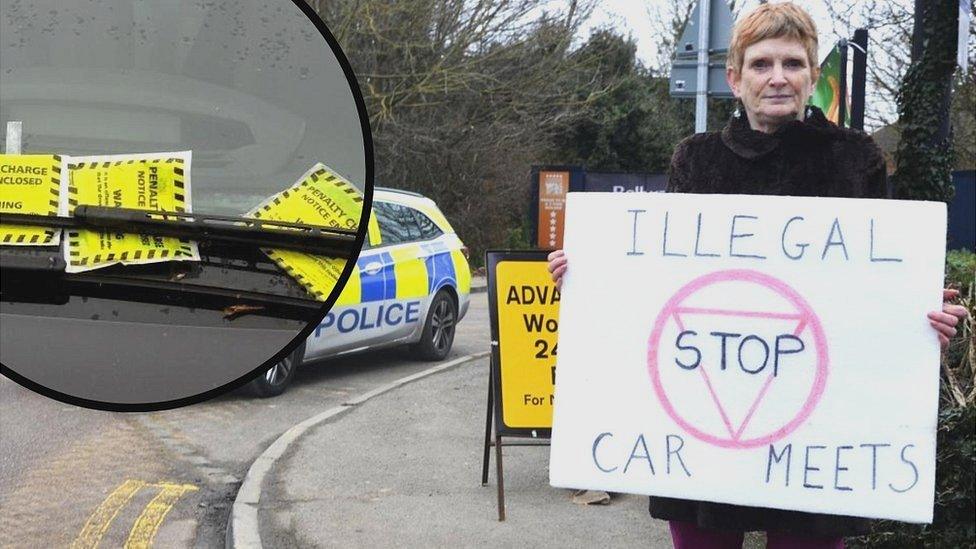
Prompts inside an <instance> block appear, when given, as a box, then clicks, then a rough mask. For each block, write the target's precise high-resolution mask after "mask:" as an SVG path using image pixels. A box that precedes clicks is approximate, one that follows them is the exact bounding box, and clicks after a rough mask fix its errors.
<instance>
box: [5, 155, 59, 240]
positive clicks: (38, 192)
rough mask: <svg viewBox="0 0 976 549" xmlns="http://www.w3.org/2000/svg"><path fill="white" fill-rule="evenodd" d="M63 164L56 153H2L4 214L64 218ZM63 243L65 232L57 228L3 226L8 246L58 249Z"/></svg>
mask: <svg viewBox="0 0 976 549" xmlns="http://www.w3.org/2000/svg"><path fill="white" fill-rule="evenodd" d="M63 164H64V161H63V159H62V158H61V157H60V156H58V155H56V154H0V212H3V213H18V214H33V215H45V216H56V215H64V214H65V213H66V205H65V204H64V203H63V202H62V200H61V195H62V194H63V193H62V188H63V187H66V186H67V181H66V180H64V179H63V178H62V176H61V174H62V173H64V165H63ZM60 241H61V231H60V230H56V229H54V228H50V229H48V228H44V227H26V226H23V225H0V244H2V245H4V246H56V245H57V244H59V243H60Z"/></svg>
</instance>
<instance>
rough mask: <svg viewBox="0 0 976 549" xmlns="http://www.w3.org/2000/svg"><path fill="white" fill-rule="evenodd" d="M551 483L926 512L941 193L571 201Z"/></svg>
mask: <svg viewBox="0 0 976 549" xmlns="http://www.w3.org/2000/svg"><path fill="white" fill-rule="evenodd" d="M566 220H567V224H566V233H565V251H566V256H567V258H568V259H569V269H568V272H567V275H566V278H565V279H564V281H563V292H562V302H561V310H560V318H559V355H558V358H557V371H558V374H557V376H556V394H555V410H554V417H553V430H552V450H551V455H550V482H551V484H552V485H553V486H556V487H566V488H587V489H599V490H609V491H616V492H628V493H637V494H648V495H660V496H669V497H679V498H685V499H692V500H704V501H713V502H724V503H733V504H740V505H753V506H758V507H770V508H779V509H794V510H802V511H810V512H820V513H831V514H841V515H854V516H864V517H877V518H891V519H896V520H904V521H911V522H931V520H932V505H933V497H934V484H935V434H936V414H937V406H938V397H939V344H938V339H937V336H936V333H935V331H934V330H933V329H932V328H931V327H930V326H929V323H928V319H927V317H926V313H927V312H928V311H934V310H940V309H941V306H942V292H941V288H942V283H943V264H944V261H945V234H946V210H945V205H944V204H941V203H930V202H904V201H890V200H853V199H838V198H795V197H772V196H739V195H736V196H729V195H687V194H685V195H682V194H647V195H642V194H626V195H624V194H613V193H571V194H570V195H569V198H568V203H567V217H566Z"/></svg>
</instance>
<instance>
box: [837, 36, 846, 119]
mask: <svg viewBox="0 0 976 549" xmlns="http://www.w3.org/2000/svg"><path fill="white" fill-rule="evenodd" d="M837 48H838V49H840V75H839V77H838V79H839V80H840V97H838V99H840V104H839V105H837V125H838V126H840V127H842V128H843V127H844V121H845V120H846V118H847V39H846V38H841V39H840V41H839V42H837Z"/></svg>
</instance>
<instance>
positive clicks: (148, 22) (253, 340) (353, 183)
mask: <svg viewBox="0 0 976 549" xmlns="http://www.w3.org/2000/svg"><path fill="white" fill-rule="evenodd" d="M2 6H3V9H2V13H3V16H2V17H0V36H2V37H3V39H2V42H0V123H2V125H0V144H2V146H3V149H4V150H5V151H7V152H8V153H21V154H24V155H58V156H59V157H61V158H68V157H71V158H79V157H83V158H85V159H90V158H92V157H99V158H101V157H105V156H107V155H134V156H131V157H125V158H129V159H130V160H131V159H132V158H136V159H137V161H138V159H139V158H140V155H141V156H142V157H145V156H146V155H154V154H163V155H171V154H172V153H180V154H184V153H185V156H182V157H180V158H179V160H180V161H182V162H183V163H184V164H185V168H181V169H180V172H179V174H180V176H181V177H183V176H185V179H186V180H187V181H186V186H187V187H188V189H187V191H188V192H187V193H186V194H187V195H188V196H186V197H185V199H186V200H187V203H188V204H189V203H190V201H192V211H193V212H196V213H200V214H214V215H225V216H237V217H240V216H243V215H245V214H246V213H248V212H250V211H251V210H252V209H254V208H256V207H257V206H259V205H261V204H262V203H263V202H264V201H267V200H268V199H269V198H270V197H272V196H274V195H276V193H279V192H281V191H283V190H285V189H287V188H289V187H291V186H293V185H295V184H297V183H298V182H300V181H301V180H302V179H303V178H304V177H314V173H313V175H312V176H310V175H309V174H310V173H312V172H313V170H314V167H315V166H316V165H319V164H321V165H323V166H326V167H327V168H328V170H329V171H328V173H333V174H337V175H338V176H340V179H345V180H346V181H347V182H348V183H349V186H350V187H351V188H354V189H355V190H356V191H357V192H359V193H360V194H365V191H366V190H367V189H366V185H367V181H366V173H367V166H366V157H367V155H366V150H365V145H364V133H363V128H364V125H363V123H362V121H361V116H360V110H359V108H358V106H357V101H356V98H355V95H354V91H353V90H354V87H355V82H354V81H353V82H350V81H349V80H347V78H346V72H345V71H344V69H343V67H342V65H341V63H340V61H339V57H338V56H337V55H336V53H334V52H333V50H332V49H331V47H330V46H329V44H328V43H327V41H326V40H325V38H324V36H323V34H322V33H321V32H320V30H319V29H318V28H316V25H315V24H314V23H313V22H312V21H311V20H310V19H309V18H308V17H307V16H306V15H305V14H304V13H303V12H302V10H301V9H300V8H299V7H298V5H297V4H292V3H289V2H273V3H269V2H264V1H261V0H225V1H216V2H198V1H195V0H179V1H171V2H145V1H142V0H85V1H80V0H70V1H65V0H27V1H17V2H13V1H7V0H3V1H2ZM5 130H7V131H5ZM123 161H124V158H123ZM183 170H185V172H184V171H183ZM174 173H175V172H174ZM319 173H325V172H319ZM190 181H192V186H191V183H190ZM179 183H181V184H182V183H183V181H180V182H179ZM132 184H135V182H133V183H132ZM6 198H7V197H6V196H5V197H4V199H5V202H4V205H5V206H6V205H7V202H10V203H13V202H14V201H13V200H6ZM181 198H182V197H181ZM366 203H367V204H368V201H367V202H366ZM4 211H15V210H10V209H4ZM352 228H353V229H355V226H353V227H352ZM61 245H62V246H63V245H64V242H62V244H61ZM251 252H252V253H251V254H250V255H248V254H244V255H243V256H242V255H241V254H236V255H233V256H230V257H226V256H223V255H222V254H220V253H218V252H217V251H215V250H214V249H212V248H211V249H202V250H201V255H202V256H203V257H202V258H201V261H185V262H168V263H156V264H153V265H114V266H111V267H108V268H105V269H100V270H96V271H90V272H87V273H83V274H77V275H68V276H66V277H65V276H58V275H57V274H56V273H55V274H52V275H51V276H49V277H44V276H39V277H34V278H31V277H30V275H28V276H27V277H26V278H28V279H30V280H28V281H27V282H29V283H30V287H31V288H32V292H28V293H32V295H31V296H29V297H28V298H23V299H21V298H20V297H22V296H20V297H18V298H17V299H14V298H11V295H12V294H11V292H9V291H7V290H9V288H10V281H11V280H13V279H10V277H6V276H5V281H4V285H5V291H4V293H3V303H2V309H0V313H2V314H3V322H2V323H0V324H2V329H0V333H2V340H0V343H2V344H0V347H2V349H3V355H2V361H3V365H4V366H5V367H6V368H8V369H9V371H7V370H5V373H10V374H13V376H14V377H15V379H17V380H18V381H21V382H25V383H26V384H30V383H34V384H36V385H37V386H39V387H44V388H49V389H50V390H51V391H52V392H55V393H59V395H53V396H65V395H67V397H77V398H79V399H84V400H88V401H94V402H96V403H98V402H101V403H118V404H122V405H125V404H134V403H135V404H138V403H160V402H175V401H179V400H181V399H183V400H185V399H187V398H193V397H196V396H199V395H201V394H204V393H207V392H208V391H210V392H212V391H214V390H216V389H217V388H220V387H222V386H225V385H227V384H228V383H231V382H234V381H241V378H242V376H244V375H245V374H247V373H249V372H251V371H253V370H254V369H255V368H257V367H258V366H260V365H261V364H262V363H263V362H265V361H266V360H267V359H269V358H271V357H272V356H274V355H275V354H276V353H278V352H279V351H280V350H281V349H282V348H283V346H284V345H285V344H287V343H288V342H290V341H292V340H293V339H295V338H296V336H297V335H298V333H299V332H300V331H301V329H302V328H304V327H306V325H307V323H308V322H309V321H310V320H317V317H319V316H321V313H322V312H324V311H321V299H323V298H322V296H315V295H314V294H313V293H312V292H310V291H309V289H308V288H307V287H304V286H303V285H301V284H299V283H297V282H296V279H295V278H294V277H293V276H291V275H289V274H287V273H286V272H285V269H282V268H281V263H278V262H275V261H272V260H271V259H269V258H268V257H267V256H265V255H264V254H262V253H260V252H259V251H257V250H252V251H251ZM0 253H2V256H0V259H2V260H3V262H4V266H5V267H9V266H11V265H16V266H19V267H21V268H22V272H23V271H24V269H26V271H27V272H29V271H30V270H31V269H34V268H36V267H37V266H38V265H41V266H44V265H50V264H51V263H50V262H51V261H54V259H57V258H60V257H61V256H62V253H61V251H60V248H58V247H11V246H2V247H0ZM218 256H219V257H218ZM130 259H131V258H130ZM339 270H341V265H340V269H339ZM38 272H41V273H43V272H45V268H43V267H42V268H40V270H39V271H38ZM134 279H138V280H139V281H138V283H137V284H134V285H133V284H132V281H133V280H134ZM65 280H67V281H68V282H69V283H68V284H65ZM174 283H176V284H181V285H182V286H183V287H184V288H186V289H187V292H189V294H190V295H191V297H190V299H189V300H187V299H179V298H178V296H180V295H182V296H184V297H185V296H186V295H187V292H172V291H171V289H172V288H171V286H168V285H172V284H174ZM106 288H108V290H106ZM228 288H233V289H235V290H239V291H238V293H236V294H233V295H225V296H223V297H225V298H227V299H223V300H221V299H216V300H215V299H211V298H210V297H208V296H207V294H208V293H212V294H220V293H221V292H226V291H227V289H228ZM326 293H327V292H326ZM252 294H253V295H252ZM235 295H236V296H238V297H241V296H243V298H242V299H241V300H239V302H238V301H235V300H234V296H235ZM211 297H212V296H211ZM249 297H252V298H254V299H251V300H248V299H247V298H249ZM262 299H263V300H264V301H262ZM315 299H319V301H315ZM30 301H34V302H35V303H29V302H30ZM306 302H307V303H306ZM82 321H84V323H82ZM82 324H84V326H82ZM241 328H245V329H250V330H257V331H259V332H261V334H262V335H260V336H255V335H254V334H253V333H251V335H250V336H248V337H245V336H244V335H242V334H244V333H245V332H246V331H247V330H241ZM248 333H250V332H248ZM173 337H176V338H177V339H176V340H174V339H172V338H173ZM214 337H216V338H218V340H219V342H220V343H218V341H217V340H214V339H213V338H214ZM132 338H141V339H139V340H138V341H139V343H138V345H136V344H135V343H131V344H129V343H128V342H134V341H136V340H134V339H132ZM167 338H168V339H167ZM221 343H222V344H223V345H225V349H226V350H225V351H222V352H223V353H225V356H223V357H217V358H216V359H215V357H214V356H212V354H211V353H208V352H207V351H208V350H212V349H213V348H215V345H220V344H221ZM54 344H56V345H54ZM62 347H64V348H65V350H64V352H63V355H64V356H54V355H53V354H52V353H54V351H47V352H46V354H45V353H42V355H43V356H39V354H38V353H37V352H36V349H54V348H62ZM177 347H179V348H180V350H179V352H176V351H175V350H174V349H175V348H177ZM208 355H209V356H208ZM56 361H62V362H61V366H60V367H59V368H57V369H53V370H52V369H51V368H49V367H46V366H45V365H48V364H51V363H52V362H56ZM98 375H101V376H103V377H102V378H101V380H100V381H92V380H93V379H96V378H97V377H98ZM133 375H136V376H137V378H138V379H137V381H138V382H136V383H133V377H132V376H133ZM93 376H94V377H93ZM140 376H141V377H140ZM114 379H117V380H118V382H114V381H107V380H114ZM34 388H38V387H34Z"/></svg>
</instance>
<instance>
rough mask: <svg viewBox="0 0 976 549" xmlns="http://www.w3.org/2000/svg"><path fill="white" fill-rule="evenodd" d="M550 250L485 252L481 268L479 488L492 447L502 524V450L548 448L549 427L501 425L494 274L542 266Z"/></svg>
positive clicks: (502, 419)
mask: <svg viewBox="0 0 976 549" xmlns="http://www.w3.org/2000/svg"><path fill="white" fill-rule="evenodd" d="M550 251H551V250H488V251H486V252H485V267H486V270H487V282H488V317H489V321H490V324H491V361H490V368H489V375H488V409H487V413H486V415H485V445H484V457H483V460H482V468H481V485H482V486H487V485H488V466H489V462H490V461H491V450H490V449H491V447H492V446H494V447H495V454H496V455H495V467H496V474H497V479H498V520H499V521H504V520H505V487H504V486H505V484H504V477H505V475H504V468H503V466H502V451H501V448H502V446H549V441H548V439H549V438H550V436H551V433H552V427H551V426H550V427H538V428H531V427H509V426H508V425H505V422H504V417H505V416H504V413H503V409H502V375H501V349H500V347H501V341H500V340H499V327H498V306H497V305H498V298H499V294H498V287H497V283H498V280H497V276H496V274H495V270H496V268H497V267H498V265H499V264H500V263H503V262H510V261H524V262H545V261H547V259H548V255H549V252H550ZM503 437H513V438H523V439H524V438H530V439H535V440H537V442H531V441H521V442H515V441H509V442H503V440H502V439H503Z"/></svg>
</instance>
